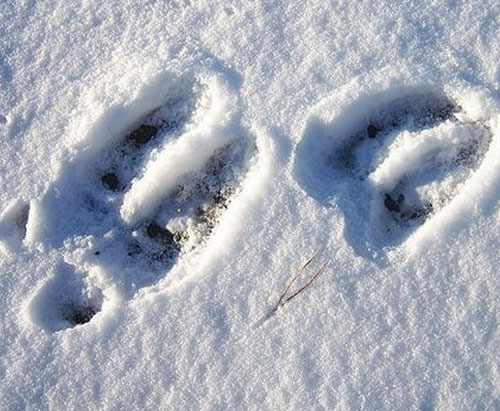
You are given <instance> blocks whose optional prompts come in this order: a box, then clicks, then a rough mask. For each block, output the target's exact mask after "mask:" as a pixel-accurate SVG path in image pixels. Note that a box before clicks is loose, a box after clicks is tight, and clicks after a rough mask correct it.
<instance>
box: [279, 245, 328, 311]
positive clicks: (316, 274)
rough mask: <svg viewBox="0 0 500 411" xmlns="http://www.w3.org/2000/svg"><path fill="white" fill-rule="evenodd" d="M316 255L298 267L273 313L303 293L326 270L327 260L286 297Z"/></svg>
mask: <svg viewBox="0 0 500 411" xmlns="http://www.w3.org/2000/svg"><path fill="white" fill-rule="evenodd" d="M317 254H318V251H315V252H314V254H313V255H312V256H311V257H310V258H309V259H308V260H307V261H306V262H305V263H304V264H303V265H302V266H301V267H300V269H299V270H298V271H297V273H296V274H295V275H294V276H293V278H292V279H291V281H290V282H289V283H288V285H287V286H286V288H285V291H283V293H282V294H281V296H280V298H279V300H278V303H277V304H276V307H274V310H273V312H276V311H277V310H278V308H280V307H282V306H283V305H285V304H286V303H287V302H288V301H290V300H292V299H293V298H295V297H297V296H298V295H299V294H300V293H301V292H303V291H304V290H305V289H306V288H307V287H309V286H310V285H311V284H312V283H313V281H314V280H316V278H318V277H319V276H320V275H321V274H322V273H323V272H324V271H325V269H326V267H327V266H328V264H329V263H330V262H329V261H328V260H325V261H323V263H322V264H321V265H320V266H319V267H318V268H316V270H314V272H313V274H312V275H311V276H310V277H309V279H308V280H307V281H306V283H305V284H304V285H303V286H302V287H299V288H298V289H297V290H295V291H294V292H292V293H291V294H290V295H289V296H288V297H287V293H288V291H289V290H290V288H291V287H292V285H293V284H294V283H295V281H297V279H298V278H299V277H300V276H301V275H302V274H303V273H304V272H305V270H306V268H307V267H308V266H309V265H310V264H311V263H312V261H313V260H314V259H315V258H316V255H317Z"/></svg>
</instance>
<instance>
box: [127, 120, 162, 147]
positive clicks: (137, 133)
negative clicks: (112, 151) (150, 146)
mask: <svg viewBox="0 0 500 411" xmlns="http://www.w3.org/2000/svg"><path fill="white" fill-rule="evenodd" d="M157 132H158V129H157V128H156V127H154V126H150V125H147V124H141V125H140V126H139V128H137V129H135V130H134V131H132V132H131V133H130V134H129V135H128V136H127V141H130V142H132V143H134V144H135V145H137V146H139V145H142V144H146V143H147V142H149V140H151V139H152V138H153V137H155V136H156V133H157Z"/></svg>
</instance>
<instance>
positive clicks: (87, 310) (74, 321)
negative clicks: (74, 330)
mask: <svg viewBox="0 0 500 411" xmlns="http://www.w3.org/2000/svg"><path fill="white" fill-rule="evenodd" d="M97 312H98V310H96V309H95V308H94V307H92V306H91V305H90V304H85V305H83V306H76V305H69V306H66V307H65V309H64V315H63V318H64V319H65V320H66V321H68V322H69V323H70V324H71V325H72V326H76V325H80V324H85V323H88V322H89V321H90V320H91V319H92V317H94V315H96V314H97Z"/></svg>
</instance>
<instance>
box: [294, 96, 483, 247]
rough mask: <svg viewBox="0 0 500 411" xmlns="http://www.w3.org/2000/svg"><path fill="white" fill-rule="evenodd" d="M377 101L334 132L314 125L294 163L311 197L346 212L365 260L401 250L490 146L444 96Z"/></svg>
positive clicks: (349, 112) (349, 232) (479, 126)
mask: <svg viewBox="0 0 500 411" xmlns="http://www.w3.org/2000/svg"><path fill="white" fill-rule="evenodd" d="M380 100H381V103H380V104H379V105H377V106H373V107H370V106H371V104H369V103H366V102H363V104H360V106H361V107H363V109H356V103H354V104H353V106H352V108H350V109H346V114H345V115H346V116H347V117H348V118H347V119H338V120H337V124H336V125H328V124H325V123H324V122H321V121H319V120H316V119H312V120H311V121H310V122H309V124H308V128H307V129H306V132H305V136H304V139H303V141H302V143H301V145H300V146H299V150H298V153H299V154H298V157H297V161H296V170H297V172H298V173H299V177H300V178H301V179H302V182H303V184H304V186H308V190H309V191H310V192H311V194H313V195H314V196H315V197H317V198H321V199H323V200H326V201H327V202H328V203H329V202H330V201H334V202H335V203H336V204H337V205H339V206H340V207H341V208H342V209H343V211H344V213H345V216H346V231H345V233H346V238H347V240H348V241H349V242H350V243H351V245H353V247H355V248H356V249H357V250H358V252H360V253H361V254H364V255H367V256H369V255H372V252H374V251H376V250H377V249H384V248H385V247H387V246H394V245H398V244H400V243H402V242H403V241H404V240H405V239H406V238H407V237H408V236H409V235H410V234H411V233H412V232H413V231H415V230H417V229H418V228H419V227H420V226H421V225H423V224H424V223H425V222H426V221H427V220H428V219H429V218H430V217H432V216H433V215H436V214H438V213H439V212H440V210H442V209H443V208H444V207H445V206H446V205H447V204H448V203H449V202H450V201H452V200H453V199H454V198H455V197H456V196H457V195H458V193H459V192H460V190H461V188H462V187H463V186H464V185H465V183H466V182H467V181H468V179H469V178H470V177H471V176H472V175H473V174H474V172H475V170H477V169H478V167H479V166H480V164H481V162H482V159H483V158H484V157H485V155H486V153H487V151H488V149H489V146H490V142H491V139H492V132H491V130H490V129H489V127H488V124H487V122H485V121H479V120H475V119H472V118H470V117H469V116H468V114H467V113H466V112H465V111H464V109H463V108H462V107H460V106H459V104H457V103H456V102H455V101H454V100H453V99H452V98H450V97H448V96H446V95H444V94H441V93H439V92H435V91H426V92H407V93H406V94H399V95H398V96H395V97H393V98H385V99H384V98H381V99H380ZM384 100H385V101H384ZM355 120H357V121H355ZM334 124H335V123H334ZM322 151H323V152H327V153H328V154H325V155H323V154H322ZM308 156H309V157H310V156H318V157H319V158H316V159H313V160H311V158H307V157H308ZM318 160H319V161H318ZM306 161H307V163H306ZM318 162H319V163H320V165H317V164H318ZM311 177H312V179H311ZM311 184H312V185H313V186H315V188H313V189H312V190H311V189H310V186H311Z"/></svg>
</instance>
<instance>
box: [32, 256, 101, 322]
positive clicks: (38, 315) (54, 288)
mask: <svg viewBox="0 0 500 411" xmlns="http://www.w3.org/2000/svg"><path fill="white" fill-rule="evenodd" d="M103 299H104V297H103V293H102V291H101V290H100V289H99V288H98V287H95V286H93V285H92V284H90V282H89V279H88V277H87V276H86V275H85V273H83V272H76V269H75V267H73V266H71V265H69V264H66V263H60V264H59V265H58V266H57V267H56V268H55V270H54V273H53V274H52V275H51V276H50V278H49V279H48V280H47V282H46V283H45V284H44V285H43V286H42V287H41V288H40V290H38V292H37V294H36V295H35V297H34V298H33V299H32V300H31V301H30V303H29V306H28V311H29V313H30V316H31V318H32V319H33V321H34V322H36V323H37V324H38V325H40V326H41V327H42V328H44V329H46V330H48V331H51V332H54V331H59V330H62V329H65V328H70V327H74V326H76V325H80V324H85V323H87V322H89V321H90V320H91V319H92V317H93V316H94V315H95V314H96V313H97V312H99V311H100V309H101V306H102V303H103Z"/></svg>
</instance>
